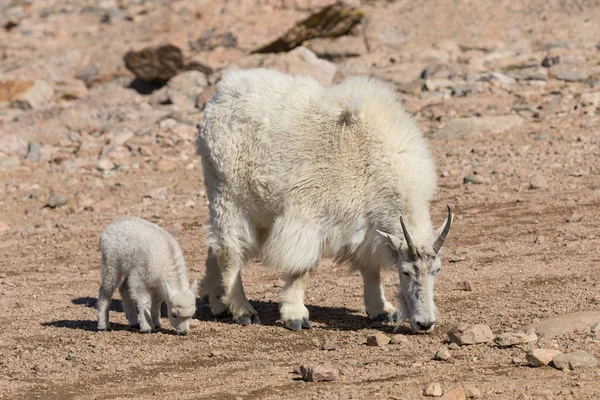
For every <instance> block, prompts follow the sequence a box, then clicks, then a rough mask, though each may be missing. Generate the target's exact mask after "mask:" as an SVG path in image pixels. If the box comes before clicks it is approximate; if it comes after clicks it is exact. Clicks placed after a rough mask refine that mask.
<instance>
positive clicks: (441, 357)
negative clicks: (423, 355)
mask: <svg viewBox="0 0 600 400" xmlns="http://www.w3.org/2000/svg"><path fill="white" fill-rule="evenodd" d="M451 358H452V356H451V355H450V350H448V348H447V347H445V346H444V347H440V348H439V349H437V350H436V351H435V353H434V354H433V359H434V360H438V361H448V360H450V359H451Z"/></svg>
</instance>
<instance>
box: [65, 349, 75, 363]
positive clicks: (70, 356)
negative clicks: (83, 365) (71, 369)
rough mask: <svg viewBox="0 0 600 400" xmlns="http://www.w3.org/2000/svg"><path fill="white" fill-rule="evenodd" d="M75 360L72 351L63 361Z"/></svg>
mask: <svg viewBox="0 0 600 400" xmlns="http://www.w3.org/2000/svg"><path fill="white" fill-rule="evenodd" d="M76 358H77V357H76V355H75V353H74V352H72V351H69V352H68V353H67V356H66V357H65V360H67V361H75V359H76Z"/></svg>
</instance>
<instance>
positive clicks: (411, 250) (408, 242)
mask: <svg viewBox="0 0 600 400" xmlns="http://www.w3.org/2000/svg"><path fill="white" fill-rule="evenodd" d="M400 224H401V225H402V232H404V239H406V245H407V246H408V253H409V254H410V258H411V259H412V260H413V261H416V260H417V258H419V252H418V251H417V248H416V247H415V244H414V243H413V241H412V239H411V238H410V235H409V234H408V231H407V230H406V225H404V219H402V217H400Z"/></svg>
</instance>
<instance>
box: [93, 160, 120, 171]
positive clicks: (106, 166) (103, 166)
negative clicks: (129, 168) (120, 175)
mask: <svg viewBox="0 0 600 400" xmlns="http://www.w3.org/2000/svg"><path fill="white" fill-rule="evenodd" d="M114 167H115V163H113V162H112V161H110V160H109V159H108V158H101V159H100V160H98V162H96V169H99V170H100V171H109V170H111V169H113V168H114Z"/></svg>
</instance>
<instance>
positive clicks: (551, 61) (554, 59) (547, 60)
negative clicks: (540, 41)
mask: <svg viewBox="0 0 600 400" xmlns="http://www.w3.org/2000/svg"><path fill="white" fill-rule="evenodd" d="M559 62H560V56H559V55H554V56H552V55H547V56H546V57H544V59H543V60H542V67H545V68H550V67H551V66H553V65H556V64H558V63H559Z"/></svg>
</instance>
